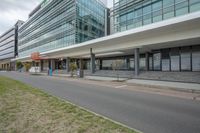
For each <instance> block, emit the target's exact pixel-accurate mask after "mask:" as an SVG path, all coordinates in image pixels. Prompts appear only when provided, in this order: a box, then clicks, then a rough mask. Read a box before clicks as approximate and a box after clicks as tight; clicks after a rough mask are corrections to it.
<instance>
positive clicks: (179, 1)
mask: <svg viewBox="0 0 200 133" xmlns="http://www.w3.org/2000/svg"><path fill="white" fill-rule="evenodd" d="M175 2H176V3H175V4H176V5H175V10H176V16H180V15H184V14H187V13H188V11H189V9H188V1H185V0H175Z"/></svg>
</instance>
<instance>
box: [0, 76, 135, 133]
mask: <svg viewBox="0 0 200 133" xmlns="http://www.w3.org/2000/svg"><path fill="white" fill-rule="evenodd" d="M50 132H51V133H52V132H56V133H62V132H65V133H136V132H135V131H133V130H130V129H128V128H126V127H123V126H120V125H118V124H115V123H113V122H111V121H109V120H107V119H104V118H101V117H99V116H96V115H95V114H92V113H90V112H87V111H85V110H83V109H80V108H78V107H76V106H74V105H72V104H70V103H67V102H65V101H62V100H59V99H57V98H55V97H53V96H50V95H48V94H46V93H44V92H42V91H40V90H39V89H35V88H32V87H30V86H28V85H25V84H23V83H20V82H18V81H15V80H11V79H8V78H5V77H0V133H50Z"/></svg>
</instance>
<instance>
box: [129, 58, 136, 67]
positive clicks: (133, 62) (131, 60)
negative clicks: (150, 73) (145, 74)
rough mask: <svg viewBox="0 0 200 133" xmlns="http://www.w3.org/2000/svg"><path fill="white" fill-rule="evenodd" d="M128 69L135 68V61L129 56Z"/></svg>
mask: <svg viewBox="0 0 200 133" xmlns="http://www.w3.org/2000/svg"><path fill="white" fill-rule="evenodd" d="M130 69H135V61H134V58H130Z"/></svg>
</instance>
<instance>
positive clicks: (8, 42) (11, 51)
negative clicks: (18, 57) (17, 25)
mask: <svg viewBox="0 0 200 133" xmlns="http://www.w3.org/2000/svg"><path fill="white" fill-rule="evenodd" d="M14 57H15V29H14V28H13V29H11V30H10V31H8V32H7V33H6V34H4V35H2V36H1V37H0V60H3V59H8V58H14Z"/></svg>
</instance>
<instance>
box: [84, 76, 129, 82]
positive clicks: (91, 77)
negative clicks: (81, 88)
mask: <svg viewBox="0 0 200 133" xmlns="http://www.w3.org/2000/svg"><path fill="white" fill-rule="evenodd" d="M84 79H89V80H99V81H125V80H128V78H119V79H117V77H101V76H85V77H84Z"/></svg>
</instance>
